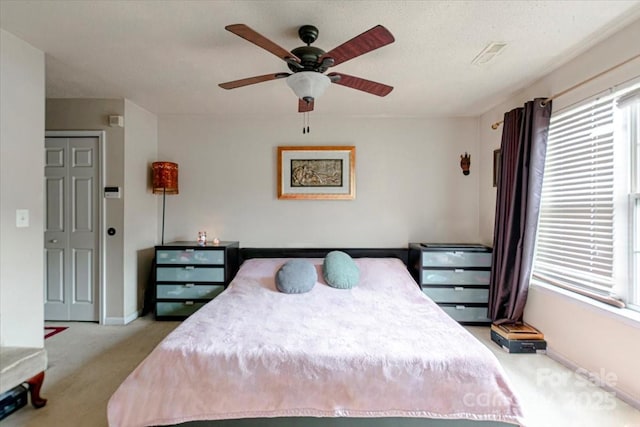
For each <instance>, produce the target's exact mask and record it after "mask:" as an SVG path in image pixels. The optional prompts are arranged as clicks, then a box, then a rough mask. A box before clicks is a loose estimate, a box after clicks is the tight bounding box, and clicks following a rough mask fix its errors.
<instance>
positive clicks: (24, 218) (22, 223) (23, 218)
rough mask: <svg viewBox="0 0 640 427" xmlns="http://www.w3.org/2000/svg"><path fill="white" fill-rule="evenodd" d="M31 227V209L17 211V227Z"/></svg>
mask: <svg viewBox="0 0 640 427" xmlns="http://www.w3.org/2000/svg"><path fill="white" fill-rule="evenodd" d="M28 226H29V209H16V227H28Z"/></svg>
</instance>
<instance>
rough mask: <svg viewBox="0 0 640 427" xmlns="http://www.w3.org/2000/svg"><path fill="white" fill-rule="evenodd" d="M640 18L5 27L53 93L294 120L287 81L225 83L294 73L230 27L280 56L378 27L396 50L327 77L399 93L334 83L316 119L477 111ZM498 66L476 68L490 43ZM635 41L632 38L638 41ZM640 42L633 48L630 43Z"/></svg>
mask: <svg viewBox="0 0 640 427" xmlns="http://www.w3.org/2000/svg"><path fill="white" fill-rule="evenodd" d="M639 17H640V1H595V0H594V1H88V0H87V1H55V0H54V1H40V0H37V1H12V0H0V27H1V28H3V29H4V30H6V31H9V32H11V33H13V34H15V35H16V36H18V37H20V38H22V39H23V40H25V41H27V42H29V43H30V44H32V45H33V46H35V47H36V48H38V49H40V50H42V51H44V52H45V53H46V82H47V96H48V97H98V98H103V97H106V98H120V97H125V98H128V99H130V100H132V101H133V102H135V103H136V104H138V105H140V106H142V107H144V108H146V109H148V110H149V111H151V112H153V113H156V114H207V115H220V116H223V115H243V116H247V117H252V116H255V115H264V116H269V115H281V114H293V113H296V112H297V100H296V99H295V95H293V92H291V90H290V89H289V88H288V87H287V86H286V82H285V81H284V80H275V81H270V82H266V83H260V84H256V85H252V86H247V87H243V88H238V89H234V90H229V91H227V90H224V89H221V88H219V87H218V86H217V84H218V83H221V82H226V81H230V80H236V79H240V78H245V77H251V76H255V75H262V74H268V73H276V72H283V71H288V69H287V67H286V64H285V63H284V62H283V61H281V60H279V59H278V58H277V57H275V56H273V55H271V54H270V53H268V52H266V51H264V50H262V49H260V48H258V47H256V46H254V45H253V44H251V43H249V42H247V41H245V40H243V39H241V38H240V37H237V36H235V35H233V34H231V33H230V32H228V31H226V30H225V29H224V27H225V25H228V24H236V23H243V24H247V25H248V26H250V27H251V28H253V29H254V30H256V31H258V32H259V33H261V34H262V35H264V36H266V37H268V38H270V39H271V40H273V41H274V42H276V43H278V44H279V45H281V46H282V47H284V48H286V49H288V50H291V49H293V48H294V47H297V46H300V45H302V44H303V43H302V42H301V41H300V39H299V38H298V36H297V29H298V27H299V26H301V25H304V24H312V25H315V26H317V27H318V28H319V29H320V36H319V38H318V40H317V41H316V42H315V43H314V46H318V47H320V48H322V49H324V50H325V51H328V50H330V49H332V48H334V47H336V46H337V45H339V44H341V43H343V42H344V41H346V40H348V39H350V38H352V37H354V36H356V35H358V34H360V33H362V32H363V31H366V30H368V29H369V28H371V27H373V26H374V25H377V24H382V25H384V26H385V27H387V28H388V29H389V30H390V31H391V33H393V35H394V36H395V39H396V41H395V43H393V44H391V45H389V46H386V47H383V48H381V49H378V50H376V51H373V52H371V53H368V54H366V55H363V56H361V57H358V58H355V59H353V60H351V61H348V62H346V63H344V64H340V65H338V66H336V67H334V68H332V69H331V71H341V72H344V73H347V74H351V75H355V76H359V77H363V78H366V79H369V80H374V81H378V82H381V83H385V84H388V85H391V86H394V87H395V89H394V91H393V92H391V94H390V95H388V96H387V97H386V98H379V97H376V96H373V95H370V94H366V93H363V92H360V91H356V90H353V89H349V88H346V87H343V86H339V85H332V86H331V87H330V88H329V89H328V90H327V92H326V93H325V94H324V95H323V96H322V98H320V99H318V100H317V101H316V110H315V114H326V115H331V114H339V115H342V116H378V117H416V116H418V117H443V116H476V115H479V114H481V113H483V112H484V111H486V110H488V109H490V108H491V107H493V106H494V105H496V104H498V103H499V102H500V101H502V100H503V99H504V98H506V97H507V96H508V94H510V93H512V92H514V91H517V90H519V89H521V88H523V87H525V86H527V85H528V84H530V83H532V82H534V81H535V80H537V79H538V78H540V77H541V76H543V75H545V74H546V73H548V72H549V71H551V70H552V69H553V68H556V67H557V66H559V65H561V64H563V63H564V62H566V61H568V60H570V59H571V58H573V57H575V56H576V55H577V54H579V53H580V52H582V51H584V50H586V49H587V48H589V47H590V46H592V45H593V44H595V43H596V42H598V41H600V40H602V39H604V38H605V37H607V36H608V35H610V34H612V33H613V32H615V31H617V30H618V29H620V28H622V27H623V26H625V25H627V24H629V23H630V22H632V21H633V20H635V19H638V18H639ZM494 41H499V42H506V43H508V45H507V47H506V49H505V50H504V51H503V52H502V53H501V54H500V55H498V56H497V57H496V59H495V60H494V61H492V62H491V63H489V64H486V65H484V66H477V65H472V64H471V61H472V60H473V58H474V57H475V56H476V55H477V54H478V53H479V52H480V51H481V50H482V49H483V48H484V47H485V46H486V45H487V44H488V43H490V42H494ZM630 42H631V41H630ZM636 43H637V41H636Z"/></svg>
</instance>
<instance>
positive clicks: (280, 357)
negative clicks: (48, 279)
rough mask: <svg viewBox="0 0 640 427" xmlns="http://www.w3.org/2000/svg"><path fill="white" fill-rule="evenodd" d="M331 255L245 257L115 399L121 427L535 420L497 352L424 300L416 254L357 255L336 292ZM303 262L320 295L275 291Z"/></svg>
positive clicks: (114, 415)
mask: <svg viewBox="0 0 640 427" xmlns="http://www.w3.org/2000/svg"><path fill="white" fill-rule="evenodd" d="M323 253H325V252H322V251H320V252H319V251H318V250H314V251H306V252H305V251H297V252H295V251H294V252H291V250H289V251H286V252H278V251H271V252H269V251H266V252H265V251H258V252H256V253H253V252H251V251H250V250H247V251H244V252H243V257H244V258H249V259H246V260H245V261H244V262H243V263H242V265H241V267H240V269H239V271H238V273H237V275H236V276H235V278H234V279H233V281H232V282H231V284H230V285H229V287H228V288H227V289H226V290H225V291H224V292H222V293H221V294H220V295H219V296H218V297H216V298H215V299H214V300H212V301H211V302H210V303H208V304H207V305H205V306H204V307H202V308H201V309H200V310H199V311H198V312H196V313H195V314H193V315H192V316H191V317H189V318H188V319H187V320H185V321H184V322H183V323H182V324H181V325H180V326H178V327H177V328H176V329H175V330H174V331H173V332H172V333H171V334H169V335H168V336H167V337H166V338H165V339H164V340H163V341H162V342H161V343H160V344H159V345H158V346H157V347H156V348H155V349H154V350H153V351H152V352H151V353H150V354H149V355H148V356H147V358H146V359H145V360H144V361H142V362H141V363H140V365H139V366H138V367H137V368H136V369H135V370H134V371H133V372H132V373H131V374H130V375H129V376H128V377H127V378H126V379H125V381H124V382H123V383H122V384H121V385H120V387H119V388H118V389H117V390H116V392H115V393H114V394H113V396H112V397H111V399H110V400H109V404H108V419H109V425H110V426H112V427H138V426H140V427H141V426H152V425H158V426H159V425H183V426H192V427H196V426H198V427H199V426H205V425H206V426H219V427H231V426H233V427H240V426H246V427H248V426H252V427H253V426H270V425H273V426H282V427H289V426H305V427H313V426H342V425H344V426H346V425H348V426H374V425H381V426H382V425H386V426H411V427H414V426H415V427H424V426H429V427H436V426H438V427H439V426H443V427H444V426H447V427H453V426H455V427H466V426H476V425H479V426H485V427H488V426H507V425H511V426H512V425H524V419H523V415H522V411H521V408H520V405H519V402H518V400H517V397H516V396H515V394H514V392H513V391H512V389H511V387H510V385H509V381H508V379H507V377H506V375H505V373H504V372H503V370H502V368H501V366H500V365H499V363H498V361H497V359H496V358H495V356H494V355H493V354H492V353H491V352H490V351H489V350H488V349H487V348H486V347H484V345H483V344H481V343H480V342H478V341H477V340H476V339H475V338H474V337H473V336H471V335H470V334H469V333H468V332H467V331H466V330H465V329H464V328H462V327H461V326H460V325H458V324H457V323H456V322H455V321H453V320H452V319H451V318H450V317H448V316H447V315H446V314H445V313H444V312H443V311H442V310H441V309H440V308H439V307H438V306H437V305H436V304H435V303H434V302H433V301H431V300H430V299H429V298H428V297H427V296H425V295H424V294H423V293H422V292H421V291H420V289H419V287H418V286H417V285H416V283H415V281H414V280H413V278H412V277H411V275H410V274H409V272H408V270H407V268H406V265H405V264H406V253H404V252H398V251H391V252H389V251H382V252H379V251H370V252H367V251H364V253H363V252H362V251H358V252H357V255H362V254H364V255H365V257H363V258H355V259H354V260H355V263H356V264H357V266H358V269H359V270H360V280H359V282H358V285H357V286H356V287H354V288H353V289H348V290H345V289H335V288H332V287H330V286H327V285H326V284H325V283H324V280H323V278H322V261H323V258H322V257H313V256H317V255H322V254H323ZM265 254H266V255H265ZM277 254H284V255H286V256H287V258H261V257H260V256H273V255H277ZM352 254H355V253H352ZM384 254H389V255H391V256H390V257H383V258H373V257H369V256H367V255H372V256H382V255H384ZM291 256H296V257H300V256H303V257H306V256H311V258H308V259H309V261H310V262H312V263H313V264H314V265H315V266H316V269H317V272H318V282H317V283H316V284H315V286H314V287H313V289H312V290H311V291H310V292H308V293H303V294H283V293H280V292H278V291H277V289H276V286H275V279H274V277H275V274H276V271H277V270H278V269H279V268H280V267H281V266H282V265H283V264H284V263H285V262H286V261H287V259H288V258H290V257H291ZM403 257H404V259H402V258H403ZM399 258H400V259H399Z"/></svg>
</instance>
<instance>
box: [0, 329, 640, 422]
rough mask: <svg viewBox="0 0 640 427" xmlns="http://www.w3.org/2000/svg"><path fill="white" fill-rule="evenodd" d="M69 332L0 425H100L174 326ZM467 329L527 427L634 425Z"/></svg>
mask: <svg viewBox="0 0 640 427" xmlns="http://www.w3.org/2000/svg"><path fill="white" fill-rule="evenodd" d="M55 324H56V326H69V329H67V330H65V331H64V332H61V333H59V334H57V335H55V336H53V337H51V338H49V339H47V340H45V346H46V348H47V351H48V353H49V369H48V370H47V373H46V377H45V381H44V387H43V390H42V395H43V397H45V398H47V399H49V401H48V403H47V406H45V407H44V408H42V409H38V410H35V409H33V408H32V407H31V406H26V407H24V408H22V409H20V410H19V411H18V412H16V413H14V414H12V415H10V416H9V417H8V418H6V419H4V420H3V421H2V422H0V424H2V427H41V426H42V427H44V426H47V427H49V426H51V427H58V426H60V427H63V426H64V427H75V426H78V427H106V426H107V418H106V407H107V401H108V400H109V397H110V396H111V394H112V393H113V392H114V391H115V389H116V388H117V387H118V385H119V384H120V383H121V382H122V380H123V379H124V378H125V377H126V376H127V375H128V374H129V373H130V372H131V371H132V370H133V369H134V368H135V366H136V365H137V364H138V363H139V362H140V361H141V360H142V359H143V358H144V357H145V356H146V355H147V354H148V353H149V352H150V351H151V350H152V349H153V348H154V347H155V346H156V344H157V343H158V342H159V341H160V340H161V339H162V338H163V337H164V336H166V335H167V333H169V332H170V331H171V330H173V329H174V328H175V327H176V326H177V325H178V324H179V323H178V322H156V321H154V320H153V319H152V318H150V317H146V318H141V319H137V320H136V321H134V322H132V323H131V324H130V325H128V326H124V327H123V326H99V325H96V324H93V323H61V322H55ZM469 330H470V331H471V332H472V333H473V334H474V335H475V336H476V337H478V338H479V339H480V340H481V341H482V342H483V343H485V345H487V346H488V347H489V348H490V349H491V350H492V351H493V352H494V353H495V354H496V356H497V357H498V359H499V360H500V361H501V363H502V364H503V366H504V367H505V370H506V371H507V373H508V374H509V376H510V378H511V380H512V383H513V385H514V387H515V388H516V390H517V392H518V394H519V395H520V397H521V399H522V401H523V404H524V409H525V413H526V416H527V419H528V420H529V424H528V427H556V426H557V427H573V426H575V427H640V411H638V410H636V409H634V408H632V407H631V406H629V405H627V404H626V403H624V402H622V401H620V400H619V399H616V398H615V397H614V396H611V395H610V394H609V393H607V392H606V391H604V390H602V389H600V388H597V387H595V386H594V385H592V384H590V383H588V382H587V381H586V380H583V379H581V378H580V377H578V376H576V375H575V374H574V373H573V372H571V371H570V370H568V369H566V368H564V367H563V366H561V365H560V364H558V363H556V362H554V361H553V360H551V359H550V358H548V357H547V356H545V355H541V354H537V355H536V354H531V355H528V354H526V355H525V354H507V353H506V352H504V351H502V350H501V349H500V348H499V347H498V346H496V345H495V344H493V343H492V342H491V341H490V340H489V329H488V328H485V327H470V328H469Z"/></svg>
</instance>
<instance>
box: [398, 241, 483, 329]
mask: <svg viewBox="0 0 640 427" xmlns="http://www.w3.org/2000/svg"><path fill="white" fill-rule="evenodd" d="M491 252H492V251H491V248H489V247H487V246H482V245H474V244H430V243H410V244H409V268H410V270H411V273H412V274H413V276H414V278H415V279H416V281H417V282H418V284H419V285H420V288H421V289H422V291H423V292H424V293H425V294H426V295H427V296H429V298H431V299H432V300H433V301H434V302H435V303H437V304H438V305H439V306H440V307H441V308H442V309H443V310H444V311H445V312H446V313H447V314H448V315H449V316H451V317H452V318H454V319H455V320H457V321H458V322H460V323H462V324H490V323H491V319H489V316H488V304H489V277H490V275H491Z"/></svg>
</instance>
